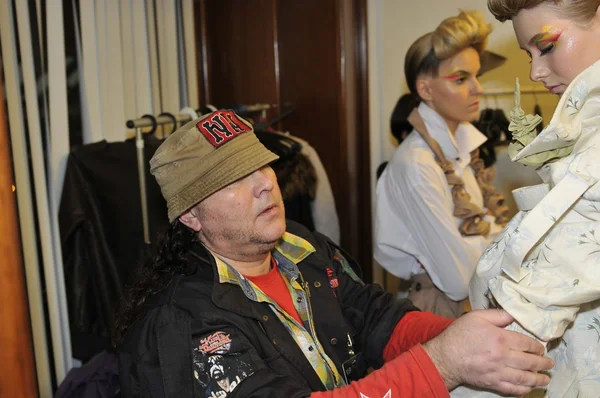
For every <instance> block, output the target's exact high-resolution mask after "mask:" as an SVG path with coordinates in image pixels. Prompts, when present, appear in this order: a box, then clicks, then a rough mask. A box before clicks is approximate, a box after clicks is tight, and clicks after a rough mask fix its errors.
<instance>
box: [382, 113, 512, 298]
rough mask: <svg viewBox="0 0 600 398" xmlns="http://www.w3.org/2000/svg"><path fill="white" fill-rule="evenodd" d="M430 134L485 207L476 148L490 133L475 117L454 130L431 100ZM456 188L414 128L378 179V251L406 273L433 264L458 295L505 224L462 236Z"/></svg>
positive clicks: (437, 280)
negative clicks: (474, 160) (479, 126)
mask: <svg viewBox="0 0 600 398" xmlns="http://www.w3.org/2000/svg"><path fill="white" fill-rule="evenodd" d="M418 110H419V114H420V115H421V117H422V118H423V121H424V122H425V125H426V126H427V129H428V131H429V134H430V135H431V137H432V138H433V139H435V140H436V141H437V142H438V143H439V144H440V147H441V148H442V151H443V152H444V155H445V156H446V158H447V159H448V160H449V161H450V162H452V164H453V166H454V170H455V171H456V173H457V174H458V176H459V177H461V178H462V179H463V181H464V183H465V190H466V191H467V192H468V193H469V195H471V201H472V202H473V203H474V204H476V205H477V206H479V207H481V208H482V209H483V208H484V206H483V196H482V194H481V190H480V189H479V185H478V184H477V181H476V180H475V176H474V173H473V170H472V168H471V167H470V166H469V163H470V162H471V155H470V153H471V151H473V150H474V149H476V148H478V147H479V146H480V145H481V144H483V143H484V142H485V141H486V140H487V138H486V137H485V135H483V134H482V133H481V132H480V131H479V130H477V129H476V128H475V126H473V125H472V124H470V123H461V124H460V125H459V127H458V128H457V130H456V132H455V134H454V136H453V135H452V134H451V133H450V130H449V129H448V126H447V124H446V122H445V121H444V119H443V118H442V117H441V116H440V115H439V114H438V113H437V112H435V111H434V110H433V109H431V108H430V107H429V106H427V105H426V104H425V103H421V104H420V105H419V108H418ZM453 211H454V202H453V201H452V192H451V189H450V186H449V185H448V182H447V180H446V177H445V176H444V173H443V171H442V169H441V167H440V166H438V164H437V163H436V161H435V158H434V154H433V152H432V151H431V149H430V148H429V146H428V145H427V143H426V142H425V140H423V138H422V137H421V136H420V135H419V134H418V133H417V132H416V131H413V132H412V133H411V134H410V135H409V136H408V137H407V138H406V140H404V142H402V144H401V145H400V146H399V147H398V148H397V149H396V151H395V152H394V155H393V156H392V159H391V160H390V162H389V163H388V165H387V167H386V169H385V171H384V172H383V174H382V175H381V177H380V179H379V181H378V183H377V203H376V225H375V252H374V256H375V259H376V260H377V262H378V263H379V264H380V265H381V266H382V267H383V268H385V269H386V270H387V271H388V272H390V273H392V274H394V275H396V276H397V277H399V278H402V279H410V278H411V276H412V275H416V274H420V273H423V272H424V270H423V268H422V267H421V264H422V265H423V267H424V268H425V270H427V272H428V274H429V276H430V277H431V279H432V280H433V283H434V284H435V285H436V286H437V287H438V288H439V289H440V290H442V291H443V292H444V293H445V294H446V295H447V296H448V297H449V298H451V299H452V300H457V301H458V300H462V299H464V298H465V297H467V294H468V287H469V281H470V279H471V276H472V275H473V272H474V271H475V266H476V265H477V261H478V260H479V257H480V256H481V254H482V253H483V251H484V250H485V248H486V247H487V245H488V244H489V243H490V242H491V240H492V239H493V237H494V236H495V235H496V234H497V233H498V232H499V231H500V228H499V227H498V226H496V225H495V224H494V223H493V218H492V217H489V216H488V217H487V218H488V221H491V224H492V231H491V233H490V236H488V237H487V238H486V237H483V236H462V235H461V233H460V232H459V230H458V228H459V226H460V225H461V223H462V222H463V219H460V218H457V217H454V215H453V214H452V213H453Z"/></svg>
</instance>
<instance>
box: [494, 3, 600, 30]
mask: <svg viewBox="0 0 600 398" xmlns="http://www.w3.org/2000/svg"><path fill="white" fill-rule="evenodd" d="M543 3H548V4H549V5H551V6H552V7H554V8H555V9H557V10H559V11H560V13H561V14H562V15H564V17H565V18H567V19H570V20H572V21H573V22H577V23H580V24H587V23H589V22H590V21H591V20H592V19H593V18H594V16H595V15H596V10H597V9H598V7H600V0H488V8H489V9H490V12H491V13H492V14H493V15H494V17H496V19H497V20H498V21H501V22H504V21H506V20H509V19H513V18H514V17H515V16H516V15H517V14H518V13H519V11H521V10H523V9H530V8H534V7H537V6H539V5H540V4H543Z"/></svg>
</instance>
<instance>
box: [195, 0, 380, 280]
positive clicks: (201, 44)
mask: <svg viewBox="0 0 600 398" xmlns="http://www.w3.org/2000/svg"><path fill="white" fill-rule="evenodd" d="M196 16H197V18H196V20H197V21H198V22H199V23H198V29H197V30H198V31H197V39H198V41H197V43H198V56H199V61H200V62H198V64H199V65H200V72H199V76H202V83H201V85H200V92H201V94H200V103H203V104H206V103H213V104H214V105H216V106H218V107H220V106H225V105H228V104H235V103H245V104H252V103H270V104H277V106H278V107H279V109H282V108H283V106H284V105H285V104H293V105H295V107H296V111H295V112H294V113H293V114H292V115H290V116H289V117H287V118H286V119H285V120H284V121H283V122H282V123H281V125H280V126H279V127H280V128H281V129H283V130H285V131H290V132H291V133H292V134H294V135H296V136H298V137H300V138H303V139H305V140H307V141H308V142H309V143H310V144H311V145H312V146H313V147H314V148H315V149H316V150H317V152H318V153H319V156H320V158H321V160H322V162H323V165H324V167H325V170H326V171H327V174H328V176H329V180H330V182H331V185H332V189H333V194H334V196H335V200H336V207H337V211H338V216H339V218H340V229H341V240H342V242H341V244H342V246H343V247H344V248H345V249H347V250H348V251H349V252H350V253H351V254H352V255H353V256H354V257H355V258H356V259H357V260H358V261H359V262H360V264H361V265H362V267H363V274H364V277H365V280H366V281H370V280H371V264H372V246H371V203H370V175H369V170H370V165H369V131H368V87H367V48H366V42H367V37H366V3H365V0H326V1H323V0H301V1H298V0H246V1H236V0H197V1H196ZM276 109H277V108H275V110H276ZM273 113H275V114H276V113H277V112H276V111H275V112H273Z"/></svg>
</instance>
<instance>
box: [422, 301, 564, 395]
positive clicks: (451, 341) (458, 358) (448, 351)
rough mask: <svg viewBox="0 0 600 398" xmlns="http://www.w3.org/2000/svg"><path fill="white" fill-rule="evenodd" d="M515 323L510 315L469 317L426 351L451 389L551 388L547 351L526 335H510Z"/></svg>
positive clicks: (491, 312) (520, 391)
mask: <svg viewBox="0 0 600 398" xmlns="http://www.w3.org/2000/svg"><path fill="white" fill-rule="evenodd" d="M512 321H513V318H512V317H511V316H510V315H509V314H508V313H507V312H506V311H504V310H479V311H472V312H470V313H468V314H466V315H463V316H462V317H460V318H459V319H457V320H456V321H455V322H453V323H452V324H451V325H450V326H448V328H447V329H446V330H445V331H444V332H443V333H441V334H440V335H439V336H437V337H436V338H434V339H432V340H430V341H429V342H427V343H425V344H424V345H423V346H424V348H425V350H426V351H427V353H428V354H429V356H430V357H431V359H432V361H433V363H434V364H435V365H436V367H437V369H438V371H439V372H440V374H441V376H442V378H443V379H444V381H445V382H446V386H447V387H448V390H452V389H453V388H455V387H457V386H458V385H460V384H468V385H471V386H477V387H480V388H484V389H489V390H494V391H498V392H501V393H504V394H510V395H525V394H527V393H528V392H530V391H531V390H532V389H533V388H535V387H543V386H546V385H548V383H549V382H550V378H549V377H548V376H547V375H545V374H541V373H538V371H541V370H548V369H550V368H552V367H553V366H554V362H553V361H552V360H551V359H550V358H547V357H544V356H543V355H544V351H545V350H544V346H543V345H542V344H540V343H539V342H537V341H535V340H534V339H532V338H530V337H527V336H525V335H523V334H520V333H517V332H513V331H509V330H504V329H503V328H504V327H505V326H507V325H508V324H510V323H511V322H512Z"/></svg>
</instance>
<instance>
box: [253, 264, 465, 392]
mask: <svg viewBox="0 0 600 398" xmlns="http://www.w3.org/2000/svg"><path fill="white" fill-rule="evenodd" d="M246 278H248V279H249V280H251V281H252V282H253V283H254V284H255V285H257V286H258V287H259V288H260V289H261V290H262V291H263V292H264V293H265V294H266V295H267V296H269V297H270V298H271V299H273V300H274V301H275V302H276V303H277V304H279V306H280V307H281V308H283V309H284V310H285V311H286V312H287V313H288V314H290V315H291V316H292V317H294V318H295V319H296V320H297V321H298V322H300V324H302V320H301V319H300V316H299V315H298V311H297V310H296V307H294V303H293V302H292V296H291V295H290V292H289V290H288V288H287V285H286V283H285V281H284V280H283V277H282V276H281V273H280V272H279V268H277V263H276V262H273V267H272V268H271V271H269V272H268V273H267V274H265V275H260V276H253V277H248V276H246ZM453 321H454V319H448V318H444V317H441V316H437V315H435V314H432V313H430V312H419V311H412V312H409V313H408V314H406V315H405V316H404V317H402V319H401V320H400V322H398V325H396V328H395V329H394V332H393V333H392V336H391V337H390V341H389V342H388V344H387V345H386V346H385V349H384V351H383V359H384V361H385V365H384V366H383V367H381V369H378V370H376V371H374V372H371V374H369V375H368V376H366V377H364V378H362V379H361V380H359V381H354V382H352V383H350V384H349V385H347V386H344V387H341V388H336V389H334V390H331V391H324V392H315V393H312V394H311V395H310V398H347V397H357V398H359V397H363V396H364V397H368V398H408V397H427V398H445V397H449V396H450V393H449V392H448V389H447V388H446V385H445V384H444V380H443V379H442V377H441V376H440V374H439V372H438V371H437V369H436V367H435V365H434V364H433V362H432V361H431V358H429V355H427V353H426V352H425V350H424V349H423V347H422V346H421V343H424V342H426V341H427V340H430V339H432V338H434V337H435V336H437V335H438V334H440V333H441V332H442V331H443V330H444V329H446V328H447V327H448V325H450V323H452V322H453ZM361 394H362V395H361Z"/></svg>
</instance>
